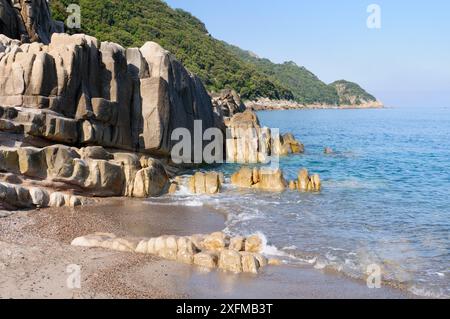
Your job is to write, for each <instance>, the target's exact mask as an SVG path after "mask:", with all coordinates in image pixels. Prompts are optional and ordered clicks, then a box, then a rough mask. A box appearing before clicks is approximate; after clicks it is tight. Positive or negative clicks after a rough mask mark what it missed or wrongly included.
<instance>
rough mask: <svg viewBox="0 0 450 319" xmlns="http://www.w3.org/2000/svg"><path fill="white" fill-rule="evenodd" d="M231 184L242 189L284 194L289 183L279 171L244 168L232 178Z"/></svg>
mask: <svg viewBox="0 0 450 319" xmlns="http://www.w3.org/2000/svg"><path fill="white" fill-rule="evenodd" d="M231 183H232V184H233V185H236V186H238V187H242V188H258V189H261V190H265V191H273V192H282V191H284V190H285V189H286V186H287V183H286V180H285V179H284V177H283V172H282V171H281V170H279V169H277V170H271V169H257V168H255V169H253V170H252V169H250V168H248V167H243V168H241V169H240V170H239V171H237V172H236V173H234V174H233V175H232V176H231Z"/></svg>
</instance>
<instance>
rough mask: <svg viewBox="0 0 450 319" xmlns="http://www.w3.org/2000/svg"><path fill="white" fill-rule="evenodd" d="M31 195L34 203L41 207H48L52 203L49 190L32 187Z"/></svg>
mask: <svg viewBox="0 0 450 319" xmlns="http://www.w3.org/2000/svg"><path fill="white" fill-rule="evenodd" d="M30 196H31V200H32V202H33V205H34V206H36V207H38V208H40V207H48V206H49V204H50V196H49V195H48V192H47V191H46V190H44V189H42V188H38V187H32V188H30Z"/></svg>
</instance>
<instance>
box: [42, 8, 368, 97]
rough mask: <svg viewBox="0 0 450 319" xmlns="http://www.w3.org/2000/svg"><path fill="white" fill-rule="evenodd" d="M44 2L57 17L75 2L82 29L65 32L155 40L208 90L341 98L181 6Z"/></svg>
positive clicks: (124, 41)
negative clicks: (227, 37)
mask: <svg viewBox="0 0 450 319" xmlns="http://www.w3.org/2000/svg"><path fill="white" fill-rule="evenodd" d="M50 3H51V9H52V13H53V17H54V18H55V19H56V20H61V21H65V20H66V18H67V16H68V13H67V12H66V7H67V6H68V5H69V4H71V3H75V4H79V5H80V6H81V13H82V21H81V26H82V29H81V30H72V31H70V30H69V31H70V32H84V33H86V34H89V35H92V36H95V37H96V38H98V39H100V40H101V41H111V42H117V43H119V44H121V45H123V46H124V47H131V46H136V47H140V46H142V45H143V44H144V43H145V42H146V41H155V42H158V43H159V44H161V45H162V46H163V47H164V48H166V49H167V50H169V51H171V52H172V53H173V54H175V55H176V57H177V58H178V59H179V60H180V61H182V62H183V64H184V65H185V66H186V67H187V68H188V69H189V70H190V71H192V72H193V73H195V74H197V75H199V76H200V78H201V79H202V80H203V82H204V83H205V85H206V87H207V89H208V90H209V91H212V92H214V91H215V92H217V91H219V90H222V89H224V88H232V89H235V90H236V91H237V92H238V93H240V94H241V96H242V97H243V98H244V99H248V100H252V99H256V98H258V97H267V98H270V99H277V100H278V99H285V100H295V101H297V102H300V103H304V104H312V103H321V104H333V105H338V104H339V103H340V100H342V99H340V97H339V94H338V92H337V90H336V87H335V86H334V85H326V84H325V83H323V82H322V81H320V80H319V79H318V78H317V77H316V76H315V75H314V74H313V73H311V72H309V71H308V70H306V69H305V68H303V67H298V66H297V65H295V63H292V62H287V63H284V64H275V63H272V62H271V61H269V60H267V59H259V58H257V57H254V56H252V55H251V54H249V53H248V52H247V51H243V50H241V49H239V48H237V47H234V46H231V45H228V44H227V43H225V42H222V41H219V40H216V39H214V38H213V37H212V36H211V35H210V34H209V33H208V30H207V29H206V27H205V25H204V24H203V23H202V22H201V21H200V20H198V19H197V18H195V17H194V16H192V15H191V14H190V13H188V12H186V11H183V10H181V9H172V8H170V7H169V6H168V5H167V4H166V3H165V2H163V1H161V0H133V1H119V0H96V1H91V0H52V1H51V2H50ZM349 83H350V82H349ZM364 93H365V92H364ZM374 100H375V99H374Z"/></svg>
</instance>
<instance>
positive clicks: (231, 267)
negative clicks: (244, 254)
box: [218, 249, 242, 273]
mask: <svg viewBox="0 0 450 319" xmlns="http://www.w3.org/2000/svg"><path fill="white" fill-rule="evenodd" d="M218 267H219V268H220V269H223V270H226V271H231V272H234V273H241V272H242V262H241V254H240V253H239V252H237V251H235V250H228V249H227V250H222V251H221V252H220V255H219V263H218Z"/></svg>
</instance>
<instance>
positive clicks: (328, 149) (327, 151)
mask: <svg viewBox="0 0 450 319" xmlns="http://www.w3.org/2000/svg"><path fill="white" fill-rule="evenodd" d="M323 152H324V154H327V155H329V154H333V153H334V151H333V149H332V148H331V147H325V149H324V150H323Z"/></svg>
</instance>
